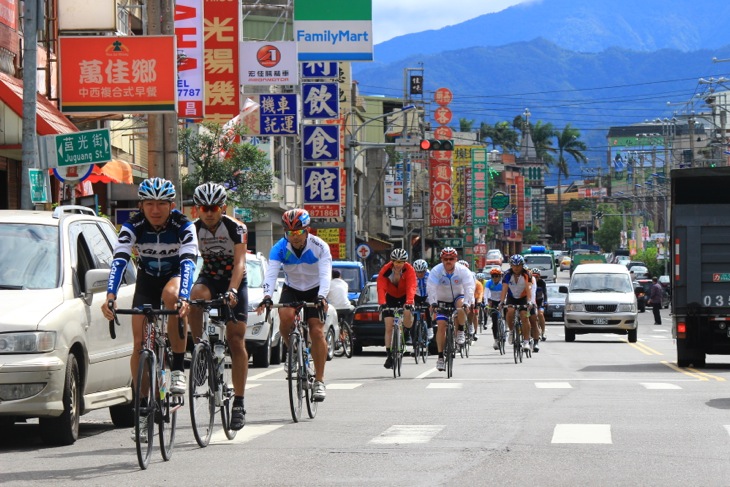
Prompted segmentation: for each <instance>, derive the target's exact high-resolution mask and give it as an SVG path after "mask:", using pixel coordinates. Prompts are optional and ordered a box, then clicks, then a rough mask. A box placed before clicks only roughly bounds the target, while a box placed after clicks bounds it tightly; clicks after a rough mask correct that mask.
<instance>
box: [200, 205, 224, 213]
mask: <svg viewBox="0 0 730 487" xmlns="http://www.w3.org/2000/svg"><path fill="white" fill-rule="evenodd" d="M198 208H200V211H202V212H204V213H211V212H216V211H218V210H220V209H221V207H220V206H218V205H210V206H208V205H201V206H198Z"/></svg>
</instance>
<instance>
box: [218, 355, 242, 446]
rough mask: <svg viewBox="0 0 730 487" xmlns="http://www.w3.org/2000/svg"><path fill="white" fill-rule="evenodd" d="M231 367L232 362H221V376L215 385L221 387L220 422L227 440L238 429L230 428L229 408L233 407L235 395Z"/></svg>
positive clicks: (231, 437)
mask: <svg viewBox="0 0 730 487" xmlns="http://www.w3.org/2000/svg"><path fill="white" fill-rule="evenodd" d="M232 367H233V364H231V366H229V367H227V366H226V364H225V363H224V364H223V378H222V380H221V381H220V382H219V383H218V384H217V387H218V388H220V389H221V405H220V410H221V424H222V425H223V432H224V433H225V434H226V438H228V439H229V440H232V439H233V438H235V437H236V433H238V431H236V430H233V429H231V408H232V407H233V398H234V397H235V395H236V394H235V392H234V391H233V371H232V370H231V368H232ZM219 380H220V378H219Z"/></svg>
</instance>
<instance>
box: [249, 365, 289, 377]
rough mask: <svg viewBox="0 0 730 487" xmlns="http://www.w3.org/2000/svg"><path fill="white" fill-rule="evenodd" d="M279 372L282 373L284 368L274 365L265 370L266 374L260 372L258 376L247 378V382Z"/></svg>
mask: <svg viewBox="0 0 730 487" xmlns="http://www.w3.org/2000/svg"><path fill="white" fill-rule="evenodd" d="M279 372H284V367H281V366H279V365H275V366H274V367H273V368H271V369H269V370H267V371H266V372H261V373H260V374H256V375H252V376H250V377H249V378H248V380H257V379H261V378H263V377H266V376H267V375H273V374H278V373H279Z"/></svg>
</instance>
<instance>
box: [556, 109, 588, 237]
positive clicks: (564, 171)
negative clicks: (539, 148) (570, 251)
mask: <svg viewBox="0 0 730 487" xmlns="http://www.w3.org/2000/svg"><path fill="white" fill-rule="evenodd" d="M555 137H556V138H557V143H558V148H557V153H558V161H557V166H558V188H557V191H558V213H560V214H562V212H563V202H562V198H561V187H560V184H561V182H560V179H561V176H565V177H568V176H569V174H568V161H567V159H566V156H570V157H572V158H573V159H575V160H576V161H577V162H579V163H581V162H582V163H586V162H588V158H587V157H586V155H585V154H584V152H585V151H586V150H587V147H586V144H585V142H583V141H582V140H580V130H578V129H576V128H573V127H571V126H570V124H567V125H566V126H565V128H563V130H562V132H557V133H555ZM560 235H561V240H562V235H563V232H562V229H561V231H560Z"/></svg>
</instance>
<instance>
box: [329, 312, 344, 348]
mask: <svg viewBox="0 0 730 487" xmlns="http://www.w3.org/2000/svg"><path fill="white" fill-rule="evenodd" d="M337 323H338V325H339V327H340V334H339V336H337V338H336V339H335V349H334V350H333V351H332V354H333V355H334V356H335V357H342V356H343V355H344V354H345V346H344V340H343V339H342V336H343V335H344V334H345V325H344V320H342V319H340V320H339V321H338V322H337Z"/></svg>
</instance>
